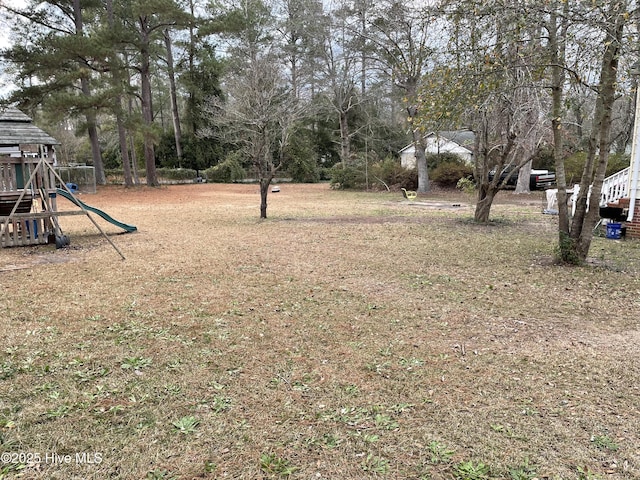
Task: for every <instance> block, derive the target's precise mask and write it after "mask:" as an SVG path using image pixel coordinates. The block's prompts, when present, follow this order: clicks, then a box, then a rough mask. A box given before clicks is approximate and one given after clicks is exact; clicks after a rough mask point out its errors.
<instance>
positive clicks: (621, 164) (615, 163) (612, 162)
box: [564, 152, 630, 186]
mask: <svg viewBox="0 0 640 480" xmlns="http://www.w3.org/2000/svg"><path fill="white" fill-rule="evenodd" d="M586 160H587V154H586V152H576V153H574V154H573V155H571V156H569V157H567V158H566V159H565V160H564V169H565V175H566V178H567V185H568V186H570V185H573V184H575V183H580V179H581V178H582V171H583V170H584V164H585V162H586ZM629 162H630V158H629V155H628V154H626V153H614V154H612V155H610V156H609V161H608V163H607V170H606V173H605V176H607V177H608V176H609V175H613V174H614V173H617V172H619V171H620V170H623V169H625V168H627V167H628V166H629Z"/></svg>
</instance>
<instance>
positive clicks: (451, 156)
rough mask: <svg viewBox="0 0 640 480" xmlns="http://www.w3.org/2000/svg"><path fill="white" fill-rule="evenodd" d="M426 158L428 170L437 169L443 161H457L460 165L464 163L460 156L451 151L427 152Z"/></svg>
mask: <svg viewBox="0 0 640 480" xmlns="http://www.w3.org/2000/svg"><path fill="white" fill-rule="evenodd" d="M426 159H427V168H429V171H432V170H435V169H437V168H438V167H439V166H440V165H442V164H443V163H457V164H460V165H466V164H465V162H464V160H462V158H460V155H456V154H455V153H451V152H443V153H428V154H427V155H426Z"/></svg>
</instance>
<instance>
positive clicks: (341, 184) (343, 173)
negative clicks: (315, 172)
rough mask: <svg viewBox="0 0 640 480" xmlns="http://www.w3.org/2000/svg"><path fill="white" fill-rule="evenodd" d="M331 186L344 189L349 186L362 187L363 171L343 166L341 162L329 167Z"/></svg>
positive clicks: (363, 182) (363, 181) (363, 180)
mask: <svg viewBox="0 0 640 480" xmlns="http://www.w3.org/2000/svg"><path fill="white" fill-rule="evenodd" d="M329 184H330V185H331V188H335V189H339V190H345V189H349V188H359V187H363V186H364V184H365V175H364V172H363V171H361V170H360V169H359V168H356V167H350V166H347V167H343V166H342V164H341V163H337V164H335V165H334V166H333V167H331V180H330V182H329Z"/></svg>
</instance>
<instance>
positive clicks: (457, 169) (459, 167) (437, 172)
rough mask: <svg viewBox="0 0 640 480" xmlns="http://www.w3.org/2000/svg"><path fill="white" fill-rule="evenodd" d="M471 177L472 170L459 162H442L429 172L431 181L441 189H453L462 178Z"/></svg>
mask: <svg viewBox="0 0 640 480" xmlns="http://www.w3.org/2000/svg"><path fill="white" fill-rule="evenodd" d="M471 177H473V168H471V167H470V166H469V165H466V164H464V163H463V162H461V161H456V162H444V163H441V164H439V165H438V166H437V167H436V168H434V170H433V171H432V172H431V180H432V181H433V182H435V183H437V184H438V185H440V186H441V187H455V186H456V185H457V184H458V181H459V180H460V179H462V178H467V179H468V178H471Z"/></svg>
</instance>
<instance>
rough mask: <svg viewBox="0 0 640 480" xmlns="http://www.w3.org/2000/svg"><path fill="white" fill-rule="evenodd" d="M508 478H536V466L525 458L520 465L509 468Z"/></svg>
mask: <svg viewBox="0 0 640 480" xmlns="http://www.w3.org/2000/svg"><path fill="white" fill-rule="evenodd" d="M509 478H510V479H511V480H533V479H534V478H537V473H536V466H535V465H532V464H531V463H529V459H525V460H524V462H522V464H521V465H518V466H517V467H511V468H509Z"/></svg>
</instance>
